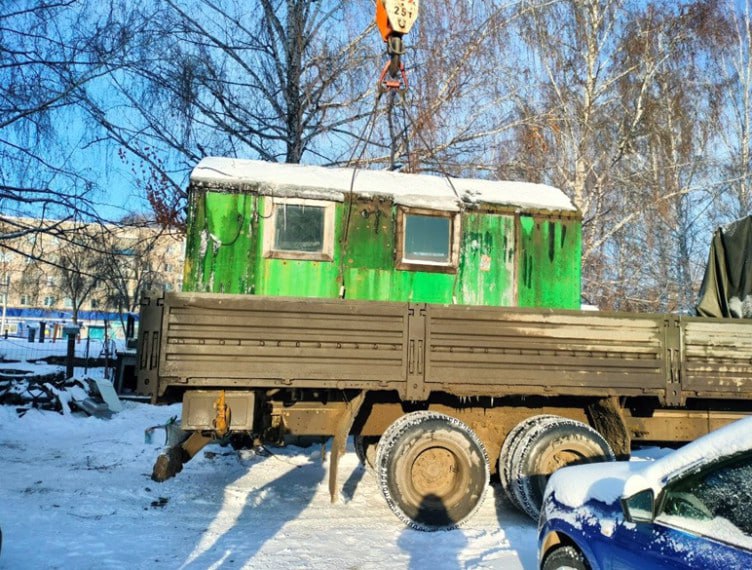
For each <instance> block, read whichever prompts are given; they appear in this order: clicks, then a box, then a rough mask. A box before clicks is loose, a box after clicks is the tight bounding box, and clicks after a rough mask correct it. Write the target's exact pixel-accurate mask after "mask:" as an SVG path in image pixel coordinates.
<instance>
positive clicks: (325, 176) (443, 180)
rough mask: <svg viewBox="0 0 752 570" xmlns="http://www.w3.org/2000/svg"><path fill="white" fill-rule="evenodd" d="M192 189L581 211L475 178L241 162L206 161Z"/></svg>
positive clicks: (539, 191)
mask: <svg viewBox="0 0 752 570" xmlns="http://www.w3.org/2000/svg"><path fill="white" fill-rule="evenodd" d="M191 185H193V186H197V187H207V188H212V189H217V190H227V191H232V190H235V191H237V190H242V191H249V192H253V193H258V194H261V195H267V196H269V195H271V196H278V197H285V198H308V199H319V200H334V201H338V202H342V201H343V200H344V198H345V195H347V194H348V193H349V192H350V191H351V189H352V192H353V194H356V195H358V196H366V197H382V196H383V197H386V198H390V199H391V200H392V201H393V202H394V203H395V204H399V205H402V206H408V207H414V208H427V209H432V210H443V211H455V212H456V211H459V210H460V209H461V208H462V204H463V203H464V204H465V205H472V204H491V205H500V206H511V207H515V208H520V209H523V210H551V211H577V208H576V207H575V205H574V204H573V203H572V201H571V200H570V199H569V198H568V197H567V195H566V194H564V192H562V191H561V190H559V189H558V188H554V187H553V186H547V185H545V184H533V183H530V182H512V181H503V180H479V179H473V178H452V179H451V184H450V182H449V180H448V179H447V177H443V176H435V175H429V174H404V173H401V172H390V171H386V170H362V169H358V170H355V178H354V180H353V169H352V168H329V167H323V166H307V165H301V164H283V163H276V162H264V161H259V160H245V159H236V158H219V157H207V158H204V159H203V160H201V162H199V164H198V165H197V166H196V167H195V168H194V169H193V172H192V173H191ZM455 190H456V193H455Z"/></svg>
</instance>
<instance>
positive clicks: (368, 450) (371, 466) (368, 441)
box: [353, 435, 379, 471]
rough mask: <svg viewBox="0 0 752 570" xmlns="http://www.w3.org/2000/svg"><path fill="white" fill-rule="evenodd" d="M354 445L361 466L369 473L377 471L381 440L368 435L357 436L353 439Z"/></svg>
mask: <svg viewBox="0 0 752 570" xmlns="http://www.w3.org/2000/svg"><path fill="white" fill-rule="evenodd" d="M353 444H354V445H355V455H357V456H358V461H360V464H361V465H362V466H363V467H365V468H366V469H367V470H368V471H375V470H376V452H377V450H378V445H379V438H378V437H375V436H368V435H356V436H355V437H353Z"/></svg>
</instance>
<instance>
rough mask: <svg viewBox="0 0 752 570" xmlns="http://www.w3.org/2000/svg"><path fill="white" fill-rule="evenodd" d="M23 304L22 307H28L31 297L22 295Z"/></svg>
mask: <svg viewBox="0 0 752 570" xmlns="http://www.w3.org/2000/svg"><path fill="white" fill-rule="evenodd" d="M21 304H22V305H28V304H29V296H28V295H21Z"/></svg>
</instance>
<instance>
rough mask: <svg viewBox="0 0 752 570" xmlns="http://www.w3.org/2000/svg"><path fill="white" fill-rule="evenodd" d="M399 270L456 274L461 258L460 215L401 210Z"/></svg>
mask: <svg viewBox="0 0 752 570" xmlns="http://www.w3.org/2000/svg"><path fill="white" fill-rule="evenodd" d="M397 225H398V248H397V251H398V252H399V254H400V259H399V260H398V263H397V268H398V269H407V270H418V271H443V272H454V271H455V270H456V269H457V259H458V258H459V216H458V215H457V214H451V213H448V212H435V211H431V210H417V209H401V210H399V213H398V222H397Z"/></svg>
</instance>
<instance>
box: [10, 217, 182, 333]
mask: <svg viewBox="0 0 752 570" xmlns="http://www.w3.org/2000/svg"><path fill="white" fill-rule="evenodd" d="M0 236H1V237H2V239H0V303H1V304H2V307H1V308H0V310H1V311H2V315H3V316H4V317H3V316H0V320H2V322H3V324H2V325H0V326H2V330H1V331H0V332H1V333H2V334H6V333H7V334H9V335H20V336H23V335H25V334H26V331H27V330H28V327H36V326H38V323H40V322H44V323H45V324H46V325H47V329H48V330H49V331H52V332H51V333H48V334H54V333H55V332H56V328H57V327H61V325H62V324H63V323H67V322H72V321H74V320H75V321H77V322H78V323H79V324H81V325H82V326H84V327H93V328H98V327H102V326H104V323H105V322H107V323H108V326H110V327H112V329H113V330H114V331H117V330H118V329H120V328H122V323H124V322H125V316H126V315H127V314H128V313H129V312H136V311H137V309H138V296H139V293H140V292H141V291H143V290H145V289H161V290H167V291H169V290H180V289H181V288H182V279H183V274H182V271H183V258H184V250H185V246H184V243H185V240H184V236H183V234H182V233H179V232H176V231H174V230H165V229H164V228H161V227H157V226H153V225H148V224H143V223H134V224H119V225H101V224H84V223H80V222H61V221H55V220H46V221H39V220H33V219H28V218H3V219H0ZM116 334H118V335H119V334H121V333H117V332H116Z"/></svg>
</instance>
